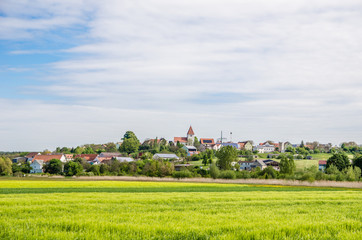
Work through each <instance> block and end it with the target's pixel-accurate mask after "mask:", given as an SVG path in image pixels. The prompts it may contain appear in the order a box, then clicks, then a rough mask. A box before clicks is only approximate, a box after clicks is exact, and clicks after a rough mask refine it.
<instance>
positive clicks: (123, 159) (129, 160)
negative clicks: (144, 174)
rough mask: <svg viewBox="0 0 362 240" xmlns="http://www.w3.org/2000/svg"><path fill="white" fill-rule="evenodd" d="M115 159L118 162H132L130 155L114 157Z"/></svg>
mask: <svg viewBox="0 0 362 240" xmlns="http://www.w3.org/2000/svg"><path fill="white" fill-rule="evenodd" d="M115 160H117V161H120V162H133V161H134V159H133V158H131V157H116V158H115Z"/></svg>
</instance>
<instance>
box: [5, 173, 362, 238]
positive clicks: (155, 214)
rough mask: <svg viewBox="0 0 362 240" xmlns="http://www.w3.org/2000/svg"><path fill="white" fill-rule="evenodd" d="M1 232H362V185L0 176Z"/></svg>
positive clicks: (169, 234) (295, 235) (140, 235)
mask: <svg viewBox="0 0 362 240" xmlns="http://www.w3.org/2000/svg"><path fill="white" fill-rule="evenodd" d="M0 239H362V191H361V190H353V189H333V188H310V187H287V186H256V185H233V184H201V183H161V182H117V181H60V180H57V181H50V180H48V181H21V180H2V181H1V180H0Z"/></svg>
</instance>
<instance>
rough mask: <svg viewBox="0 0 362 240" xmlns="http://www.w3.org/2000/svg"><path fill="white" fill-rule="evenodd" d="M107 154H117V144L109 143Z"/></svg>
mask: <svg viewBox="0 0 362 240" xmlns="http://www.w3.org/2000/svg"><path fill="white" fill-rule="evenodd" d="M105 150H106V152H117V145H116V144H115V143H112V142H110V143H107V145H106V149H105Z"/></svg>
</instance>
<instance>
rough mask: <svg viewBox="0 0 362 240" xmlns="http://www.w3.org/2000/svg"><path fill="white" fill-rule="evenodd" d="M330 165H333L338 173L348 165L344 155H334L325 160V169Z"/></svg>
mask: <svg viewBox="0 0 362 240" xmlns="http://www.w3.org/2000/svg"><path fill="white" fill-rule="evenodd" d="M330 165H334V166H336V167H337V168H338V170H339V171H342V170H343V169H345V168H347V167H348V166H349V165H350V162H349V159H348V157H347V155H346V154H344V153H335V154H333V155H332V156H331V157H330V158H329V159H328V160H327V166H326V167H327V168H328V167H329V166H330Z"/></svg>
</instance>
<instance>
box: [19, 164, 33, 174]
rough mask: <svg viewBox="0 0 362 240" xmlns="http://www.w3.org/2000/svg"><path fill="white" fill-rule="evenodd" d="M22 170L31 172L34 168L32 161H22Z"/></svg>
mask: <svg viewBox="0 0 362 240" xmlns="http://www.w3.org/2000/svg"><path fill="white" fill-rule="evenodd" d="M20 166H21V171H22V172H23V173H30V170H31V169H33V168H32V167H30V163H29V162H24V163H21V165H20Z"/></svg>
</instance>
